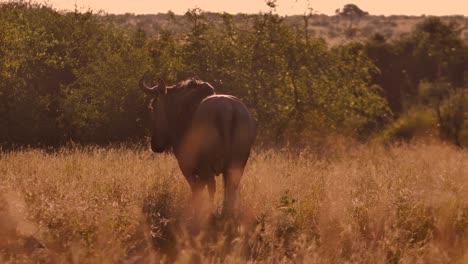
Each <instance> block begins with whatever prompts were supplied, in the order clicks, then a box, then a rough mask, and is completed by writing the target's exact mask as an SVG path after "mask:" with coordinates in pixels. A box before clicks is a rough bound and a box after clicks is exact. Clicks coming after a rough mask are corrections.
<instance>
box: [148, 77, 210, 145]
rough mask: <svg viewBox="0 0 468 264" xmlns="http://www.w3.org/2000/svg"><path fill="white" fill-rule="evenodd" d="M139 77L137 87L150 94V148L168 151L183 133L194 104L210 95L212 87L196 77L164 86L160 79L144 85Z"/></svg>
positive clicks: (193, 109) (195, 105) (194, 107)
mask: <svg viewBox="0 0 468 264" xmlns="http://www.w3.org/2000/svg"><path fill="white" fill-rule="evenodd" d="M145 78H146V74H145V75H143V77H142V78H141V79H140V89H142V90H143V91H144V92H145V93H146V94H149V95H151V96H152V100H151V103H150V107H149V110H150V112H151V127H152V135H151V149H152V150H153V151H154V152H158V153H160V152H164V151H167V150H170V149H171V148H172V147H174V144H177V141H178V140H179V139H180V137H181V136H182V135H183V134H184V131H185V130H186V129H187V126H188V125H189V124H190V120H191V118H192V115H193V113H194V112H195V109H196V107H197V106H198V104H199V103H200V102H201V101H202V100H203V99H204V98H206V97H207V96H210V95H213V94H214V88H213V87H212V86H211V85H210V84H208V83H206V82H203V81H200V80H198V79H189V80H186V81H183V82H180V83H179V84H176V85H173V86H166V84H165V82H164V81H163V80H162V79H160V80H159V82H158V84H157V85H156V86H153V87H148V86H147V85H146V84H145V82H144V79H145Z"/></svg>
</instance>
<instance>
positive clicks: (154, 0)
mask: <svg viewBox="0 0 468 264" xmlns="http://www.w3.org/2000/svg"><path fill="white" fill-rule="evenodd" d="M0 1H1V0H0ZM46 2H48V3H49V4H52V6H54V7H55V8H57V9H70V10H71V9H74V6H75V4H76V5H77V6H78V8H80V9H81V8H91V9H93V10H104V11H106V12H108V13H126V12H129V13H136V14H153V13H165V12H167V11H168V10H172V11H173V12H175V13H176V14H183V13H184V12H185V11H187V9H188V8H194V7H199V8H201V9H202V10H205V11H213V12H223V11H225V12H228V13H239V12H241V13H258V12H259V11H267V10H268V7H267V5H266V4H265V0H229V1H227V0H133V1H132V0H46ZM308 2H309V3H310V6H311V7H312V8H313V9H314V10H315V11H317V12H318V13H323V14H327V15H332V14H334V13H335V10H336V9H337V8H341V7H343V6H344V5H345V4H348V3H354V4H356V5H358V6H359V7H360V8H361V9H363V10H364V11H367V12H369V13H370V14H372V15H392V14H397V15H422V14H426V15H454V14H457V15H465V16H468V0H444V1H442V0H391V1H388V0H387V1H382V0H353V1H350V0H346V1H340V0H320V1H319V0H310V1H307V0H278V1H277V2H276V3H277V5H278V8H277V12H278V13H279V14H282V15H284V14H302V13H304V11H305V10H306V9H307V4H308Z"/></svg>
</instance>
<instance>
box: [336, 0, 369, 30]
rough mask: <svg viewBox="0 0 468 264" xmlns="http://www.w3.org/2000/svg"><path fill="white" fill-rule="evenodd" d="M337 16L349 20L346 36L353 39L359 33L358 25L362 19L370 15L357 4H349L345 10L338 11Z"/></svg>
mask: <svg viewBox="0 0 468 264" xmlns="http://www.w3.org/2000/svg"><path fill="white" fill-rule="evenodd" d="M335 13H336V15H339V16H341V17H343V18H345V19H347V20H348V27H347V29H346V36H347V37H348V38H352V37H354V36H355V35H356V33H357V29H356V27H357V25H358V24H359V21H360V20H361V18H363V17H365V16H367V15H369V13H368V12H366V11H363V10H362V9H360V8H359V7H358V6H357V5H355V4H347V5H345V6H344V7H343V9H341V10H340V9H337V10H336V11H335Z"/></svg>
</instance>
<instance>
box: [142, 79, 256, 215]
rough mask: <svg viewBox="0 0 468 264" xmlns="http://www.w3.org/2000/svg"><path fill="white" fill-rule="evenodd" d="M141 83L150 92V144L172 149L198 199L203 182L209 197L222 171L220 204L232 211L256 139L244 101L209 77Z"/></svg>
mask: <svg viewBox="0 0 468 264" xmlns="http://www.w3.org/2000/svg"><path fill="white" fill-rule="evenodd" d="M145 78H146V77H145V75H144V76H143V77H142V78H141V79H140V83H139V86H140V88H141V89H142V90H143V91H144V92H145V93H147V94H150V95H152V96H153V99H152V101H151V103H150V107H149V108H150V111H151V118H152V121H151V123H152V136H151V149H152V150H153V151H154V152H164V151H172V152H173V153H174V155H175V157H176V158H177V161H178V163H179V167H180V169H181V171H182V174H183V175H184V176H185V178H186V179H187V181H188V183H189V184H190V187H191V190H192V194H193V197H194V199H195V200H196V199H197V197H198V196H199V194H200V192H202V191H203V189H204V188H205V186H206V187H207V188H208V192H209V196H210V199H211V201H212V202H213V200H214V194H215V191H216V184H215V176H216V175H219V174H221V173H222V174H223V182H224V204H223V210H225V211H228V212H232V210H233V209H234V206H235V201H236V197H237V193H238V187H239V182H240V179H241V177H242V174H243V172H244V167H245V165H246V163H247V160H248V159H249V155H250V150H251V148H252V144H253V143H254V140H255V135H256V124H255V121H254V119H253V118H252V116H251V114H250V113H249V111H248V110H247V108H246V107H245V105H244V104H243V103H242V102H241V101H240V100H239V99H238V98H236V97H234V96H231V95H217V94H215V91H214V88H213V87H212V86H211V85H210V84H209V83H207V82H203V81H201V80H198V79H189V80H186V81H183V82H180V83H178V84H176V85H173V86H166V84H165V83H164V81H162V80H160V81H159V83H158V85H156V86H154V87H148V86H147V85H146V84H145V82H144V79H145Z"/></svg>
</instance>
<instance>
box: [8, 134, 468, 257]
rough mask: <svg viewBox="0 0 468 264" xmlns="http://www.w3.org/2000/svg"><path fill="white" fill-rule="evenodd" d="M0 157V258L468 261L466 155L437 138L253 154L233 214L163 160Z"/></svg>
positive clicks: (91, 152)
mask: <svg viewBox="0 0 468 264" xmlns="http://www.w3.org/2000/svg"><path fill="white" fill-rule="evenodd" d="M0 155H1V156H0V262H1V263H30V262H35V263H36V262H41V263H158V262H170V263H172V262H176V263H246V262H250V263H253V262H256V263H257V262H258V263H468V152H467V151H466V150H459V149H457V148H455V147H453V146H450V145H445V144H442V143H437V142H431V143H412V144H402V145H393V146H382V145H369V144H358V143H349V142H348V141H346V140H334V141H332V142H330V143H328V144H324V146H322V147H321V148H316V149H312V150H309V151H292V150H288V149H281V150H258V149H257V150H256V151H254V153H253V155H252V157H251V159H250V161H249V163H248V165H247V168H246V172H245V174H244V177H243V179H242V182H241V195H240V197H241V198H240V205H239V207H240V210H239V212H238V213H237V215H236V216H235V217H225V216H223V215H221V213H220V212H221V204H222V195H223V194H222V193H223V192H222V184H221V183H222V180H221V178H220V177H218V178H217V185H218V192H217V195H216V202H217V206H218V208H217V209H218V210H217V211H216V212H213V213H210V210H208V209H206V208H198V209H194V208H193V207H192V206H191V203H190V198H191V195H190V191H189V186H188V184H187V183H186V182H185V179H184V178H183V176H182V175H181V173H180V172H179V169H178V166H177V163H176V161H175V159H174V158H173V157H172V156H171V155H167V154H161V155H156V154H152V153H150V152H149V151H148V150H145V149H139V148H132V147H114V148H100V147H84V148H81V147H74V148H67V149H63V150H60V151H58V152H47V151H43V150H35V149H24V150H18V151H14V152H8V153H2V154H0ZM206 196H207V195H206ZM204 198H205V199H206V200H207V199H208V198H207V197H204Z"/></svg>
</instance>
